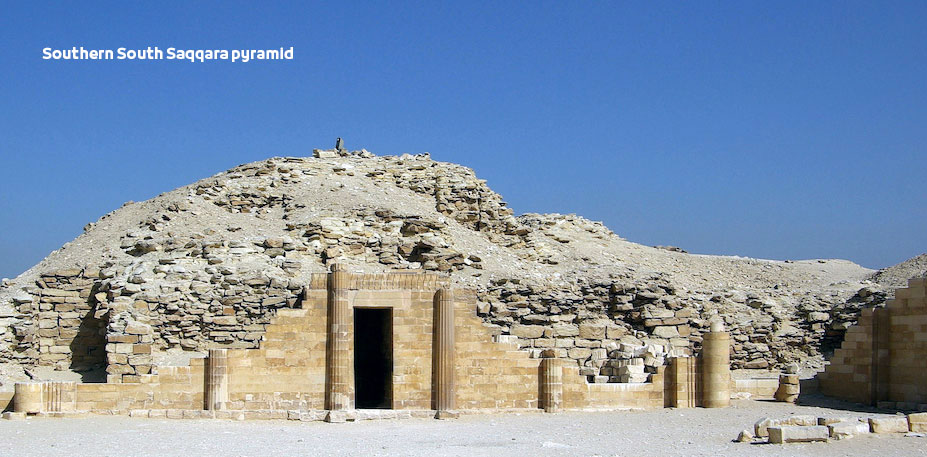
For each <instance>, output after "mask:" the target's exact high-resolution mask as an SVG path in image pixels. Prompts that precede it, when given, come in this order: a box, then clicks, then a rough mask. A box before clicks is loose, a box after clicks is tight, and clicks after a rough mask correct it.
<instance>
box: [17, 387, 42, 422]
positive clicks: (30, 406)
mask: <svg viewBox="0 0 927 457" xmlns="http://www.w3.org/2000/svg"><path fill="white" fill-rule="evenodd" d="M44 390H45V386H44V383H41V382H17V383H16V384H14V385H13V411H14V412H17V413H26V414H38V413H41V412H43V411H45V401H44V399H43V396H42V392H43V391H44Z"/></svg>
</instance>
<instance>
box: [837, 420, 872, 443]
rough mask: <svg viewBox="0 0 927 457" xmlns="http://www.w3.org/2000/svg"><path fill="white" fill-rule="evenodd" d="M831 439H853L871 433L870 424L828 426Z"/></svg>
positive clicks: (852, 423) (854, 422)
mask: <svg viewBox="0 0 927 457" xmlns="http://www.w3.org/2000/svg"><path fill="white" fill-rule="evenodd" d="M827 429H828V431H829V432H830V437H831V438H833V439H835V440H842V439H846V438H852V437H854V436H856V435H865V434H868V433H869V423H868V422H860V421H846V422H837V423H833V424H829V425H827Z"/></svg>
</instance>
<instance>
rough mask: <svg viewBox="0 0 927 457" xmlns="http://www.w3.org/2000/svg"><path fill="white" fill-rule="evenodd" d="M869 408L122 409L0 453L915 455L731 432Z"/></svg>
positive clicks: (13, 435)
mask: <svg viewBox="0 0 927 457" xmlns="http://www.w3.org/2000/svg"><path fill="white" fill-rule="evenodd" d="M793 414H815V415H819V416H828V417H831V416H840V417H857V416H862V415H872V414H871V413H863V412H859V411H847V410H839V409H833V408H823V407H810V406H794V405H787V404H783V403H773V402H764V401H751V400H738V401H735V402H734V404H733V406H732V407H731V408H727V409H712V410H708V409H685V410H676V409H661V410H653V411H643V412H570V413H561V414H542V413H529V414H493V415H471V416H464V417H462V418H460V419H457V420H451V421H437V420H433V419H408V420H388V421H365V422H357V423H346V424H326V423H321V422H308V423H303V422H293V421H251V422H234V421H216V420H168V419H163V420H157V419H132V418H128V417H100V416H97V417H91V418H83V419H45V418H30V419H27V420H25V421H0V455H17V456H23V455H68V456H71V455H100V456H110V455H112V456H115V455H132V456H162V455H188V456H190V455H222V456H256V455H261V456H264V455H365V456H367V455H411V456H437V455H451V456H500V455H518V456H524V457H528V456H548V455H570V456H594V455H598V456H619V455H620V456H626V455H636V456H660V457H663V456H666V457H669V456H696V455H698V456H701V455H704V456H713V455H742V456H767V455H769V456H778V455H808V456H846V455H867V456H868V455H880V456H891V455H898V456H917V455H927V438H917V437H905V436H903V435H893V436H888V435H868V436H861V437H857V438H853V439H849V440H841V441H831V442H829V443H808V444H788V445H770V444H746V443H734V442H732V439H733V438H735V437H736V436H737V434H738V433H739V432H740V430H742V429H746V428H752V426H753V423H754V422H755V421H756V420H757V419H759V418H761V417H764V416H770V417H787V416H789V415H793Z"/></svg>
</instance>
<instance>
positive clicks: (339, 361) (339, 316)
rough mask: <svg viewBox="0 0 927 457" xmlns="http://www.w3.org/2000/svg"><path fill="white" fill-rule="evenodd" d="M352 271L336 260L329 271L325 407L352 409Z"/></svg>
mask: <svg viewBox="0 0 927 457" xmlns="http://www.w3.org/2000/svg"><path fill="white" fill-rule="evenodd" d="M350 281H351V273H348V272H347V270H346V269H345V267H344V266H343V265H340V264H334V265H332V267H331V273H329V275H328V342H327V352H326V354H325V369H326V375H327V376H326V379H325V409H328V410H345V409H353V408H354V405H353V403H354V402H353V397H354V392H353V390H354V367H353V363H352V362H353V357H352V355H351V334H352V329H351V323H352V321H353V319H352V316H351V307H350V303H349V302H348V287H349V286H350Z"/></svg>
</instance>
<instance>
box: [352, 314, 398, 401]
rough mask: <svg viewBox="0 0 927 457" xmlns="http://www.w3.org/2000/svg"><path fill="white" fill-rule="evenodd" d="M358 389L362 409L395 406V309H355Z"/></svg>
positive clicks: (358, 398) (358, 399)
mask: <svg viewBox="0 0 927 457" xmlns="http://www.w3.org/2000/svg"><path fill="white" fill-rule="evenodd" d="M354 392H355V400H354V402H355V404H356V407H357V408H359V409H370V408H380V409H390V408H392V405H393V309H392V308H354Z"/></svg>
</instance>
